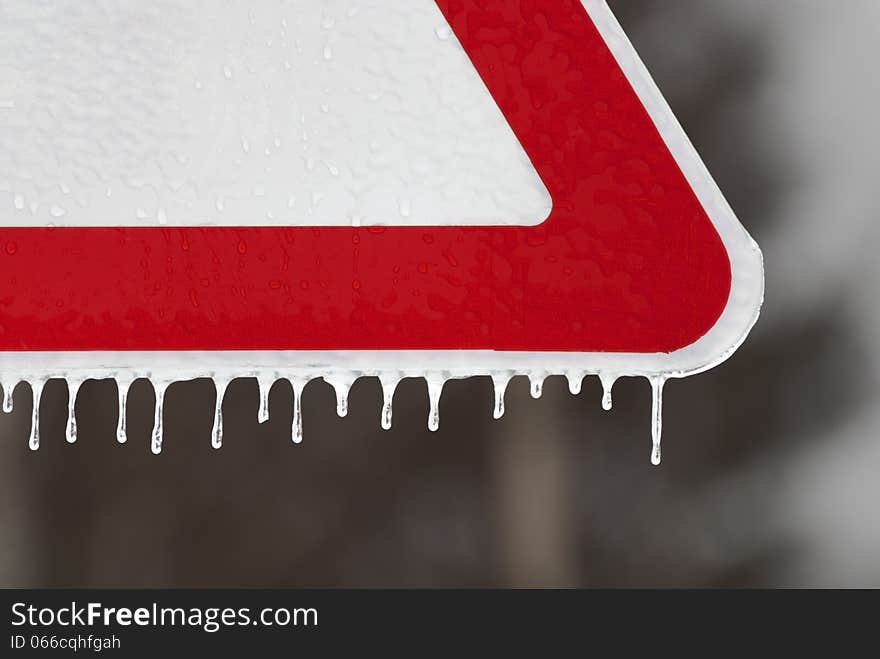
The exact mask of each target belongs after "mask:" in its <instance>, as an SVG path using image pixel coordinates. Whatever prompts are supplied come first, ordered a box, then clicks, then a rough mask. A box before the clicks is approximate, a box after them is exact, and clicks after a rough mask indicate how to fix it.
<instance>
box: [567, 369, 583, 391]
mask: <svg viewBox="0 0 880 659" xmlns="http://www.w3.org/2000/svg"><path fill="white" fill-rule="evenodd" d="M584 377H586V376H585V374H584V372H583V371H578V372H577V373H573V372H569V373H566V375H565V378H566V379H567V380H568V390H569V391H570V392H571V395H572V396H577V395H578V394H580V393H581V389H582V388H583V386H584Z"/></svg>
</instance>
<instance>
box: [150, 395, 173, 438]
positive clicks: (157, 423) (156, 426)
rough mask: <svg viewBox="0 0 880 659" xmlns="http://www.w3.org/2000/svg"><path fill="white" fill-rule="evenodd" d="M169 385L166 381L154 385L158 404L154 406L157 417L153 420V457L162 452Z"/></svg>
mask: <svg viewBox="0 0 880 659" xmlns="http://www.w3.org/2000/svg"><path fill="white" fill-rule="evenodd" d="M168 385H169V383H168V382H164V381H163V382H154V383H153V391H155V392H156V404H155V406H154V412H155V415H154V418H153V441H152V443H151V445H150V450H152V451H153V455H159V454H160V453H161V452H162V440H163V437H162V433H163V420H164V416H165V414H164V412H165V390H166V389H167V388H168Z"/></svg>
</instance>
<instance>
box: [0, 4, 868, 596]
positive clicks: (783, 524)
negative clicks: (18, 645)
mask: <svg viewBox="0 0 880 659" xmlns="http://www.w3.org/2000/svg"><path fill="white" fill-rule="evenodd" d="M609 4H611V6H612V8H613V9H614V10H615V12H616V13H617V15H618V17H619V18H620V20H621V22H622V23H623V25H624V27H625V28H626V29H627V31H628V32H629V34H630V37H631V38H632V40H633V42H634V43H635V45H636V48H637V49H638V50H639V52H640V54H641V55H642V57H643V59H644V60H645V62H646V63H647V65H648V68H649V69H650V70H651V72H652V73H653V74H654V76H655V78H656V79H657V82H658V84H659V85H660V88H661V89H662V90H663V91H664V93H665V95H666V97H667V99H668V100H669V102H670V103H671V105H672V107H673V109H674V110H675V112H676V113H677V115H678V116H679V118H680V119H681V121H682V123H683V124H684V126H685V129H686V130H687V131H688V133H689V135H690V137H691V139H692V140H693V141H694V143H695V144H696V146H697V149H698V150H699V151H700V153H701V154H702V156H703V157H704V159H705V160H706V162H707V164H708V166H709V169H710V170H711V171H712V173H713V174H714V176H715V177H716V179H717V180H718V182H719V184H720V186H721V188H722V190H724V191H725V193H726V195H727V196H728V198H729V200H730V202H731V204H732V205H733V207H734V208H735V209H736V210H737V212H738V214H739V216H740V218H741V220H742V222H743V223H744V224H745V225H746V227H747V228H748V229H749V231H750V232H751V233H752V235H753V236H754V237H755V238H756V239H757V240H758V242H759V243H760V244H761V247H762V248H763V250H764V255H765V259H766V267H767V301H766V304H765V307H764V312H763V315H762V318H761V320H760V322H759V323H758V326H757V327H756V329H755V331H754V332H753V334H752V336H751V338H750V339H749V340H748V341H747V342H746V344H745V345H744V346H743V348H742V349H741V350H740V351H739V352H738V353H737V354H736V355H735V356H734V357H733V359H731V360H730V361H729V362H727V363H726V364H724V365H723V366H721V367H719V368H718V369H716V370H714V371H711V372H709V373H706V374H703V375H700V376H697V377H695V378H691V379H688V380H685V381H673V382H671V383H670V384H669V385H668V388H667V395H666V407H665V414H666V424H665V429H664V454H663V457H664V464H663V466H662V467H660V468H653V467H651V465H650V462H649V459H648V458H649V455H650V405H651V401H650V387H649V385H648V384H647V382H645V381H644V380H622V381H620V382H618V384H617V387H616V388H615V408H614V411H612V412H610V413H605V412H602V410H601V407H600V404H599V403H600V397H601V389H600V387H599V384H598V381H596V380H595V379H588V380H587V381H586V382H585V386H584V391H583V393H582V394H581V395H580V396H577V397H575V396H571V395H570V394H569V393H568V389H567V385H566V383H565V382H564V381H563V380H562V379H561V378H554V379H552V380H549V381H548V382H547V384H546V386H545V393H544V397H543V398H542V399H540V400H532V399H531V398H530V396H529V393H528V384H527V382H526V381H525V380H521V379H519V380H515V381H514V382H513V383H512V385H511V387H510V389H509V390H508V397H507V402H508V405H507V407H508V412H507V415H506V416H505V418H504V419H503V420H501V421H497V422H494V421H492V420H491V407H492V393H491V383H490V381H489V380H488V379H481V378H477V379H473V380H469V381H463V382H453V383H450V384H449V385H447V387H446V389H445V392H444V396H443V400H442V405H441V430H440V432H439V433H436V434H433V433H428V431H427V429H426V426H425V419H426V416H427V405H428V403H427V395H426V390H425V385H424V382H422V381H406V382H404V383H403V384H402V385H401V387H400V388H399V389H398V392H397V397H396V399H395V427H394V429H393V430H392V431H390V432H382V431H381V430H380V429H379V408H380V404H381V398H380V390H379V385H378V382H376V381H374V380H361V381H359V382H358V383H357V384H356V385H355V387H354V388H353V390H352V396H351V399H350V412H349V416H348V417H347V418H345V419H339V418H337V417H336V415H335V403H334V396H333V392H332V390H331V388H330V387H329V385H327V384H325V383H323V382H321V381H316V382H313V383H312V384H310V385H309V386H308V387H307V388H306V391H305V396H304V401H303V409H304V413H305V417H304V426H305V436H306V439H305V442H304V443H303V444H302V445H300V446H294V445H293V444H291V443H290V441H289V437H290V411H291V401H290V398H291V395H290V388H289V386H288V385H287V383H286V382H279V383H278V384H276V386H275V387H274V389H273V390H272V396H271V410H272V418H271V419H270V421H269V422H268V423H267V424H265V425H263V426H260V425H258V424H257V421H256V410H257V387H256V383H255V382H254V381H252V380H239V381H236V382H234V383H233V384H232V385H231V387H230V389H229V393H228V395H227V399H226V400H227V402H226V406H225V417H226V436H225V441H224V447H223V449H222V450H220V451H215V450H214V449H212V448H211V445H210V437H209V434H210V429H211V421H212V410H213V398H214V390H213V387H212V385H211V383H210V382H208V381H195V382H191V383H180V384H176V385H174V386H172V387H171V388H170V389H169V393H168V397H167V399H166V400H167V410H166V440H165V449H164V451H163V453H162V454H161V455H160V456H153V455H151V454H150V450H149V431H150V426H151V423H152V406H153V393H152V389H151V387H150V386H149V384H148V383H146V382H139V383H137V384H136V385H135V387H134V389H133V390H132V395H131V402H130V415H129V436H130V440H129V443H128V444H126V445H117V444H116V442H115V436H114V430H115V423H116V392H115V385H114V384H113V383H112V382H109V381H102V382H89V383H87V384H86V385H85V386H84V388H83V389H82V391H81V393H80V397H79V399H78V405H77V416H78V420H79V441H78V442H77V443H76V444H74V445H67V444H66V443H65V441H64V423H65V418H66V399H67V389H66V386H65V384H64V383H63V382H61V381H53V382H50V383H49V385H47V388H46V390H45V393H44V395H43V404H42V416H43V425H42V437H43V446H42V447H41V448H40V450H39V452H37V453H32V452H31V451H30V450H29V449H28V448H27V434H28V428H29V424H30V419H29V407H30V391H29V389H28V387H27V386H25V385H22V386H20V387H18V389H17V390H16V392H15V403H16V409H15V412H14V413H13V414H11V415H0V586H6V587H11V586H36V587H39V586H74V587H76V586H658V585H673V586H721V585H724V586H880V480H878V477H877V474H878V472H880V437H878V435H880V405H878V403H880V393H878V392H880V390H878V387H877V384H878V376H880V351H878V347H880V346H878V343H880V305H877V304H876V302H877V298H878V293H880V277H878V275H880V265H878V263H880V261H878V259H877V257H876V255H875V252H876V250H877V248H878V246H880V225H878V223H877V215H878V214H880V201H878V190H877V186H878V182H880V176H878V173H880V121H878V119H877V116H878V115H877V113H878V107H880V83H878V76H877V73H876V67H877V55H876V52H875V51H876V47H877V43H880V3H878V2H876V0H852V1H851V2H847V3H830V2H826V1H825V0H613V1H611V2H609Z"/></svg>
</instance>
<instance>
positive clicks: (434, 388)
mask: <svg viewBox="0 0 880 659" xmlns="http://www.w3.org/2000/svg"><path fill="white" fill-rule="evenodd" d="M425 379H426V380H427V382H428V401H429V403H430V410H429V411H428V430H430V431H431V432H437V431H438V430H439V429H440V396H441V395H442V394H443V384H444V381H443V380H442V379H438V378H434V377H426V378H425Z"/></svg>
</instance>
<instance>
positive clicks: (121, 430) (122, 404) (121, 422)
mask: <svg viewBox="0 0 880 659" xmlns="http://www.w3.org/2000/svg"><path fill="white" fill-rule="evenodd" d="M130 387H131V380H125V379H119V378H118V377H117V378H116V396H117V398H118V399H119V406H118V407H119V416H118V417H117V418H116V441H117V442H119V443H120V444H125V442H127V441H128V430H127V419H126V417H127V415H128V390H129V388H130Z"/></svg>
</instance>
